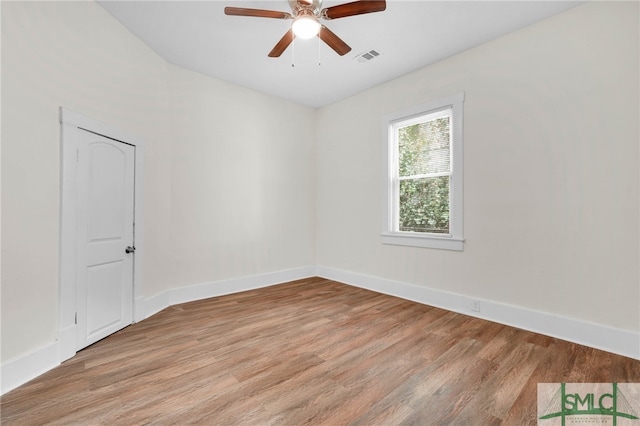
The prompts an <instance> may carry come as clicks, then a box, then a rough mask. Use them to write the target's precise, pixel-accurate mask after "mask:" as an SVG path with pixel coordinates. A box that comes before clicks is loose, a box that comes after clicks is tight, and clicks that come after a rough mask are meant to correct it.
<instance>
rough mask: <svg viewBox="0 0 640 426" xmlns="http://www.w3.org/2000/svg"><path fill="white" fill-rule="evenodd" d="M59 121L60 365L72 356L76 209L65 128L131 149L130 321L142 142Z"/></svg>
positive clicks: (69, 118)
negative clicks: (132, 197)
mask: <svg viewBox="0 0 640 426" xmlns="http://www.w3.org/2000/svg"><path fill="white" fill-rule="evenodd" d="M59 121H60V239H59V244H60V246H59V253H60V257H59V272H58V275H59V277H58V327H57V330H58V335H57V340H58V341H59V342H60V362H62V361H65V360H67V359H69V358H71V357H73V356H74V355H75V354H76V341H77V338H76V318H75V316H76V312H77V306H76V288H77V282H76V274H75V271H76V208H77V196H76V188H77V183H78V182H77V149H78V147H77V145H76V144H75V142H73V141H71V140H69V139H70V138H65V128H78V129H81V130H85V131H89V132H92V133H96V134H99V135H101V136H104V137H107V138H109V139H113V140H116V141H119V142H123V143H126V144H129V145H133V146H134V147H135V175H134V180H135V181H134V194H135V195H134V222H135V229H134V240H135V246H136V256H134V257H133V294H132V295H131V296H132V302H133V321H134V322H135V321H136V319H137V318H138V317H139V316H140V314H143V313H139V312H137V311H136V304H135V300H136V299H137V298H139V297H141V296H142V294H141V293H142V292H141V288H142V277H143V262H142V256H140V255H138V254H139V253H144V238H143V230H144V223H143V222H144V221H143V200H144V196H143V188H144V185H143V159H144V144H143V141H142V140H141V139H139V138H137V137H135V136H133V135H130V134H128V133H125V132H123V131H121V130H120V129H117V128H115V127H113V126H111V125H108V124H105V123H102V122H99V121H97V120H94V119H92V118H90V117H87V116H85V115H83V114H80V113H77V112H73V111H71V110H69V109H67V108H64V107H62V106H61V107H60V108H59Z"/></svg>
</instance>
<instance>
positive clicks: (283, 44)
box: [269, 30, 295, 58]
mask: <svg viewBox="0 0 640 426" xmlns="http://www.w3.org/2000/svg"><path fill="white" fill-rule="evenodd" d="M294 37H295V36H294V34H293V31H292V30H289V31H287V32H286V34H285V35H284V36H283V37H282V38H281V39H280V41H279V42H278V43H276V45H275V46H274V47H273V49H271V52H269V57H270V58H277V57H279V56H280V55H282V52H284V51H285V50H286V49H287V47H289V45H290V44H291V42H292V41H293V39H294Z"/></svg>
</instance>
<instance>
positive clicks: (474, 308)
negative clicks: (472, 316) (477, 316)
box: [471, 300, 480, 312]
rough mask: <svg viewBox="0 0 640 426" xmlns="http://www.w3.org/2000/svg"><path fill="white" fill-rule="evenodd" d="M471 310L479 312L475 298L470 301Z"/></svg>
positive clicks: (478, 305) (478, 304)
mask: <svg viewBox="0 0 640 426" xmlns="http://www.w3.org/2000/svg"><path fill="white" fill-rule="evenodd" d="M471 310H472V311H473V312H480V302H479V301H477V300H474V301H472V302H471Z"/></svg>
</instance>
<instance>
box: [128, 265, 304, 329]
mask: <svg viewBox="0 0 640 426" xmlns="http://www.w3.org/2000/svg"><path fill="white" fill-rule="evenodd" d="M315 275H316V268H315V266H306V267H302V268H295V269H287V270H284V271H276V272H269V273H266V274H260V275H250V276H247V277H239V278H231V279H228V280H219V281H211V282H206V283H201V284H195V285H191V286H187V287H179V288H174V289H171V290H168V291H165V292H163V293H160V294H158V295H156V296H153V297H150V298H148V299H146V300H144V299H141V298H140V299H137V300H136V306H135V312H136V313H138V312H139V313H140V315H141V316H142V319H144V318H149V317H150V316H151V315H153V314H156V313H158V312H160V311H161V310H163V309H165V308H168V307H169V306H173V305H177V304H180V303H186V302H192V301H194V300H202V299H207V298H209V297H217V296H224V295H226V294H232V293H240V292H242V291H247V290H254V289H257V288H262V287H268V286H272V285H275V284H280V283H285V282H288V281H295V280H300V279H304V278H310V277H314V276H315ZM136 316H138V315H136Z"/></svg>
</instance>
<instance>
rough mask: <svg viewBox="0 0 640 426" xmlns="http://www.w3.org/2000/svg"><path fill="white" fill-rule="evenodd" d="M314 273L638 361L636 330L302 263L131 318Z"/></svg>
mask: <svg viewBox="0 0 640 426" xmlns="http://www.w3.org/2000/svg"><path fill="white" fill-rule="evenodd" d="M314 276H320V277H323V278H327V279H331V280H335V281H339V282H342V283H345V284H348V285H353V286H356V287H361V288H365V289H368V290H372V291H376V292H378V293H384V294H389V295H391V296H397V297H401V298H403V299H407V300H412V301H415V302H418V303H423V304H426V305H430V306H436V307H439V308H443V309H447V310H449V311H454V312H459V313H462V314H465V315H470V316H474V317H478V318H482V319H486V320H489V321H494V322H497V323H501V324H505V325H510V326H513V327H518V328H521V329H524V330H529V331H533V332H536V333H540V334H544V335H547V336H551V337H556V338H559V339H563V340H567V341H570V342H574V343H578V344H581V345H585V346H590V347H593V348H596V349H602V350H604V351H607V352H612V353H616V354H619V355H624V356H627V357H630V358H635V359H638V360H640V333H637V332H633V331H630V330H622V329H617V328H612V327H607V326H603V325H600V324H595V323H590V322H586V321H579V320H576V319H572V318H567V317H562V316H559V315H553V314H549V313H545V312H539V311H534V310H531V309H526V308H523V307H519V306H513V305H508V304H502V303H497V302H492V301H490V300H482V299H478V298H471V297H468V296H464V295H460V294H455V293H448V292H445V291H441V290H435V289H431V288H426V287H421V286H416V285H412V284H407V283H402V282H398V281H392V280H387V279H383V278H378V277H372V276H368V275H363V274H358V273H354V272H349V271H344V270H340V269H335V268H329V267H324V266H317V267H315V266H307V267H302V268H296V269H290V270H285V271H278V272H271V273H266V274H260V275H253V276H248V277H240V278H232V279H228V280H219V281H213V282H207V283H202V284H197V285H193V286H189V287H182V288H175V289H172V290H169V291H165V292H163V293H161V294H158V295H156V296H152V297H150V298H148V299H144V298H137V299H136V300H135V302H134V303H135V311H134V312H135V320H136V321H141V320H143V319H145V318H148V317H150V316H151V315H153V314H155V313H157V312H159V311H161V310H163V309H165V308H168V307H169V306H172V305H175V304H178V303H185V302H190V301H194V300H200V299H206V298H209V297H216V296H223V295H226V294H231V293H239V292H242V291H247V290H253V289H257V288H261V287H268V286H271V285H275V284H280V283H284V282H288V281H295V280H299V279H304V278H310V277H314ZM473 300H477V301H479V302H480V306H481V312H473V311H471V302H472V301H473ZM58 339H59V340H56V341H55V342H53V343H51V344H50V345H47V346H44V347H42V348H40V349H38V350H35V351H33V352H31V353H28V354H26V355H24V356H20V357H18V358H15V359H13V360H11V361H8V362H6V363H4V364H2V366H1V367H0V383H1V386H0V388H1V389H0V390H1V392H2V394H5V393H6V392H9V391H10V390H12V389H15V388H17V387H18V386H21V385H23V384H25V383H27V382H28V381H29V380H31V379H34V378H36V377H37V376H39V375H40V374H43V373H45V372H47V371H49V370H51V369H52V368H54V367H57V366H58V365H60V363H61V362H63V361H65V360H67V359H69V358H71V357H73V355H74V354H75V326H73V327H69V328H67V329H65V330H62V331H61V332H60V335H59V336H58Z"/></svg>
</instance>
